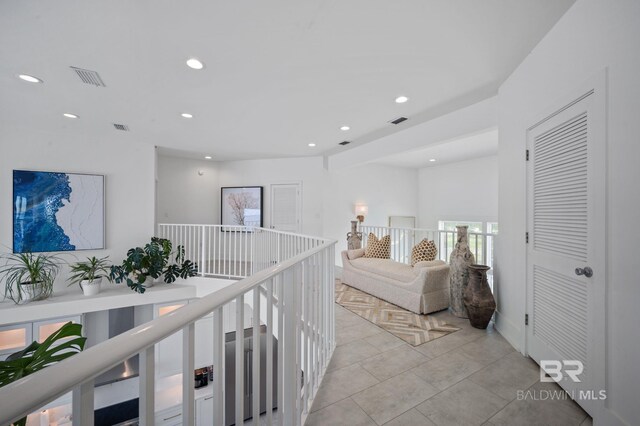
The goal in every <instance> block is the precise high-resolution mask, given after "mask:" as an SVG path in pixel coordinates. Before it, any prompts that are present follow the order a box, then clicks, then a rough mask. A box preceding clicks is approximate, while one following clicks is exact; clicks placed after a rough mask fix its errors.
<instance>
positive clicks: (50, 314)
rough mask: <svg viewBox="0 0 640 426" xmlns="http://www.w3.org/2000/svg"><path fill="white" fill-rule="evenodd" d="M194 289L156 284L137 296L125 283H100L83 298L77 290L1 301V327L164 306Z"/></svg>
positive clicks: (193, 293)
mask: <svg viewBox="0 0 640 426" xmlns="http://www.w3.org/2000/svg"><path fill="white" fill-rule="evenodd" d="M196 296H197V295H196V287H194V286H192V285H185V284H175V283H174V284H166V283H158V284H156V285H154V286H153V287H151V288H148V289H147V290H146V291H145V292H144V294H139V293H136V292H134V291H133V290H131V289H130V288H129V287H127V285H126V284H103V285H102V290H101V291H100V293H99V294H97V295H95V296H84V295H83V294H82V291H81V290H80V289H79V288H77V287H73V288H69V289H67V291H64V292H58V293H54V294H53V296H52V297H50V298H48V299H47V300H41V301H38V302H30V303H27V304H24V305H16V304H15V303H13V302H12V301H10V300H5V301H3V302H0V324H1V325H4V324H15V323H24V322H33V321H39V320H43V319H48V318H57V317H64V316H73V315H79V314H83V313H86V312H96V311H104V310H107V309H114V308H124V307H127V306H139V305H148V304H151V303H164V302H171V301H174V300H182V299H192V298H195V297H196Z"/></svg>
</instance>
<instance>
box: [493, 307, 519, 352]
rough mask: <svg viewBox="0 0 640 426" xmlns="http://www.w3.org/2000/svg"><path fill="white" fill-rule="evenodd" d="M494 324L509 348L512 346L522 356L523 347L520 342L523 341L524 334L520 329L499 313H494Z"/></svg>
mask: <svg viewBox="0 0 640 426" xmlns="http://www.w3.org/2000/svg"><path fill="white" fill-rule="evenodd" d="M495 315H496V316H495V323H494V327H495V328H496V330H498V332H499V333H500V335H502V337H504V338H505V339H506V340H507V342H509V344H511V346H513V347H514V348H515V349H516V350H517V351H519V352H520V353H522V354H524V346H523V344H522V342H523V341H524V339H523V338H522V333H523V332H524V331H523V329H522V328H520V327H518V326H517V325H515V324H514V323H513V322H512V321H510V320H508V319H507V318H506V317H505V316H504V315H502V314H501V313H500V312H499V311H496V314H495Z"/></svg>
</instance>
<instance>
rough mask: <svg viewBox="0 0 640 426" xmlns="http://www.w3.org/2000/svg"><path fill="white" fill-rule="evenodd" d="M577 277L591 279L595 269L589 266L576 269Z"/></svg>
mask: <svg viewBox="0 0 640 426" xmlns="http://www.w3.org/2000/svg"><path fill="white" fill-rule="evenodd" d="M576 275H584V276H585V277H587V278H591V277H592V276H593V269H591V268H590V267H588V266H585V267H584V268H576Z"/></svg>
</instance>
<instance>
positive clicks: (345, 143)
mask: <svg viewBox="0 0 640 426" xmlns="http://www.w3.org/2000/svg"><path fill="white" fill-rule="evenodd" d="M350 143H351V141H342V142H340V143H339V144H338V145H349V144H350Z"/></svg>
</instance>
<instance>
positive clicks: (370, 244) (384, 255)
mask: <svg viewBox="0 0 640 426" xmlns="http://www.w3.org/2000/svg"><path fill="white" fill-rule="evenodd" d="M364 257H366V258H376V259H389V258H390V257H391V236H390V235H385V236H384V237H382V238H380V239H378V237H376V236H375V234H373V233H370V234H369V237H368V238H367V247H366V248H365V250H364Z"/></svg>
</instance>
